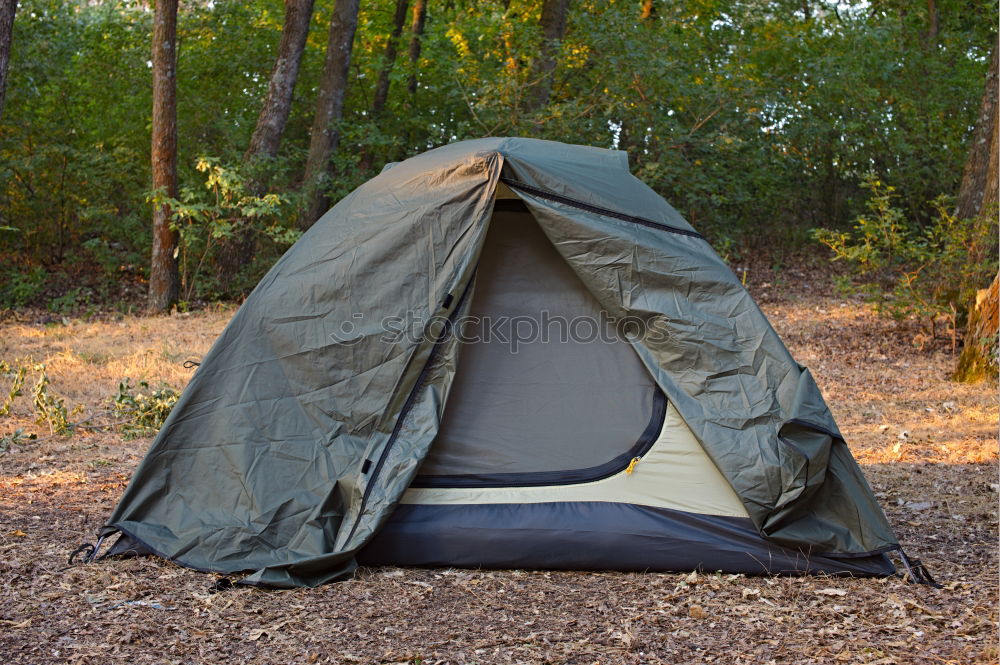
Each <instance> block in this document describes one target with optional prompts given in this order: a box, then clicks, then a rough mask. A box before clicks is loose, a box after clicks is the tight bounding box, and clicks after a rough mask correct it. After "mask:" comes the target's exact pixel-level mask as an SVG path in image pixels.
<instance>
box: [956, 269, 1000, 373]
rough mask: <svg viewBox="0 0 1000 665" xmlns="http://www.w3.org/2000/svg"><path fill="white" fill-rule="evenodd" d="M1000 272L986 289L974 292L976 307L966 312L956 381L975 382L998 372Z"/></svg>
mask: <svg viewBox="0 0 1000 665" xmlns="http://www.w3.org/2000/svg"><path fill="white" fill-rule="evenodd" d="M998 288H1000V273H997V276H996V277H994V278H993V283H992V284H991V285H990V287H989V288H988V289H980V290H979V292H978V293H976V302H975V307H973V308H972V309H971V310H970V312H969V328H968V330H967V331H966V333H965V346H964V347H962V355H960V356H959V357H958V369H956V370H955V376H954V378H955V380H956V381H969V382H972V381H978V380H980V379H983V378H986V377H989V376H994V377H995V376H996V375H997V330H998V317H997V313H998V296H1000V292H998Z"/></svg>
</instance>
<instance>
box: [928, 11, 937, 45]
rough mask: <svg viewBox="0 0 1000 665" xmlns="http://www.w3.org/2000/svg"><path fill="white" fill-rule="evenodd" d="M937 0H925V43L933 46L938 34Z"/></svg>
mask: <svg viewBox="0 0 1000 665" xmlns="http://www.w3.org/2000/svg"><path fill="white" fill-rule="evenodd" d="M938 25H939V20H938V8H937V0H927V45H928V46H933V45H934V44H935V42H937V36H938Z"/></svg>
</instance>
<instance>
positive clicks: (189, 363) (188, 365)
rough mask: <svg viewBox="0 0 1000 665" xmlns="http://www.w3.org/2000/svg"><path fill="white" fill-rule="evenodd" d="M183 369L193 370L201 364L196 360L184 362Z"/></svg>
mask: <svg viewBox="0 0 1000 665" xmlns="http://www.w3.org/2000/svg"><path fill="white" fill-rule="evenodd" d="M183 366H184V369H194V368H195V367H201V363H200V362H198V361H197V360H185V361H184V365H183Z"/></svg>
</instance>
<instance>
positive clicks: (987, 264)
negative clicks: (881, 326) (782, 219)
mask: <svg viewBox="0 0 1000 665" xmlns="http://www.w3.org/2000/svg"><path fill="white" fill-rule="evenodd" d="M864 186H865V187H866V188H867V189H869V190H870V191H871V196H870V198H869V200H868V203H867V209H868V212H867V214H864V215H861V216H860V217H858V218H857V220H856V221H855V223H854V228H853V230H851V231H839V232H838V231H831V230H828V229H813V231H812V236H813V237H814V238H815V239H816V240H818V241H819V242H821V243H823V244H824V245H826V246H827V247H829V248H830V249H831V250H832V251H833V260H834V261H844V262H846V263H848V264H850V265H851V266H853V267H854V268H855V269H856V273H855V274H854V275H852V276H851V277H850V278H848V279H846V280H843V281H842V282H841V283H842V285H844V286H846V287H847V288H849V289H852V290H856V291H860V292H862V293H864V294H865V295H866V296H867V298H868V299H869V300H870V301H871V302H873V303H874V304H875V306H876V307H877V309H878V310H879V311H881V312H884V313H887V314H889V315H891V316H893V317H896V318H904V317H907V316H918V317H921V318H925V319H928V320H930V321H931V329H932V331H933V322H934V320H935V319H937V318H938V317H940V316H945V317H947V318H948V319H949V321H950V322H951V324H952V326H953V327H957V326H958V325H960V324H961V323H962V321H964V318H965V316H966V314H967V311H968V306H969V304H970V303H971V302H972V301H973V299H974V297H975V293H976V290H977V289H978V288H981V287H982V286H983V285H984V284H987V283H989V282H990V280H991V279H992V277H993V275H994V274H996V272H997V218H996V215H982V216H980V217H978V218H975V219H960V218H958V217H955V215H954V214H952V213H951V212H949V210H948V206H947V205H946V200H945V198H944V197H939V198H938V199H936V200H935V201H934V202H933V203H932V205H933V206H934V209H935V212H936V215H935V216H934V217H933V218H932V221H931V223H930V224H929V225H928V226H926V227H924V228H920V227H918V226H916V225H915V224H912V223H910V222H909V220H907V218H906V216H905V215H904V214H903V212H902V211H901V210H900V209H899V208H897V207H896V206H895V205H894V194H893V192H894V188H893V187H891V186H889V185H887V184H885V183H883V182H882V181H881V180H879V179H878V178H876V177H875V176H873V175H869V176H868V177H867V178H866V179H865V184H864Z"/></svg>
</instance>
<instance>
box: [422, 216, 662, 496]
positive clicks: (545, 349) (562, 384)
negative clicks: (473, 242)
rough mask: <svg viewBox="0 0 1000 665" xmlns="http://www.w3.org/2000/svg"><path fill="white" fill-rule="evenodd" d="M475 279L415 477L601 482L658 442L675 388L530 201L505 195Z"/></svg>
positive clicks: (491, 482)
mask: <svg viewBox="0 0 1000 665" xmlns="http://www.w3.org/2000/svg"><path fill="white" fill-rule="evenodd" d="M474 288H475V290H474V292H473V295H472V301H471V302H470V304H469V312H468V315H467V316H466V317H463V319H462V320H460V321H459V322H458V324H459V325H458V326H457V328H458V331H459V333H460V334H461V338H460V339H461V341H462V344H461V348H460V351H459V363H458V370H457V372H456V375H455V379H454V383H453V385H452V388H451V394H450V395H449V398H448V403H447V406H446V407H445V411H444V416H443V419H442V423H441V427H440V430H439V432H438V434H437V437H436V438H435V440H434V443H433V444H432V445H431V449H430V452H429V453H428V455H427V457H426V458H425V459H424V461H423V464H422V466H421V468H420V471H419V473H418V475H417V477H416V478H415V479H414V481H413V482H412V483H411V486H412V487H441V488H443V487H526V486H538V485H558V484H572V483H583V482H590V481H594V480H599V479H601V478H605V477H608V476H611V475H613V474H615V473H618V472H620V471H622V470H624V469H626V468H627V467H628V465H629V463H630V462H631V461H632V460H633V459H634V458H635V457H641V456H642V455H643V454H645V452H646V451H648V450H649V448H650V447H651V446H652V444H653V443H654V441H655V440H656V438H657V437H658V435H659V433H660V430H661V428H662V425H663V420H664V415H665V413H666V407H667V404H666V397H665V396H664V394H663V393H662V391H660V389H659V387H658V386H656V384H655V383H654V382H653V380H652V377H650V375H649V373H648V372H647V371H646V369H645V367H644V366H643V365H642V362H641V361H640V360H639V357H638V356H637V355H636V353H635V351H634V350H633V349H632V347H631V345H630V344H629V343H628V341H627V340H626V339H625V337H624V336H623V335H621V334H619V332H618V331H617V330H616V327H615V322H614V321H613V320H611V319H610V317H609V316H608V315H607V314H606V313H604V312H603V311H602V309H601V307H600V305H599V304H598V302H597V300H596V299H595V298H594V297H593V296H592V295H591V294H590V293H589V292H588V291H587V289H586V287H585V286H584V284H583V283H582V282H581V281H580V279H579V278H578V277H577V276H576V274H575V273H574V272H573V270H572V269H571V268H570V267H569V265H567V263H566V262H565V260H564V259H563V258H562V257H561V256H560V254H559V252H558V251H557V250H556V249H555V247H554V246H553V245H552V243H551V242H550V241H549V239H548V238H547V237H546V236H545V234H544V233H543V232H542V230H541V229H540V228H539V226H538V224H537V223H536V222H535V219H534V218H533V217H532V216H531V214H530V213H529V212H528V210H527V208H526V207H525V206H524V204H523V203H521V202H520V201H513V200H498V201H497V204H496V207H495V208H494V214H493V219H492V221H491V224H490V230H489V232H488V234H487V238H486V242H485V245H484V247H483V253H482V256H481V259H480V263H479V268H478V270H477V274H476V282H475V287H474Z"/></svg>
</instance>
